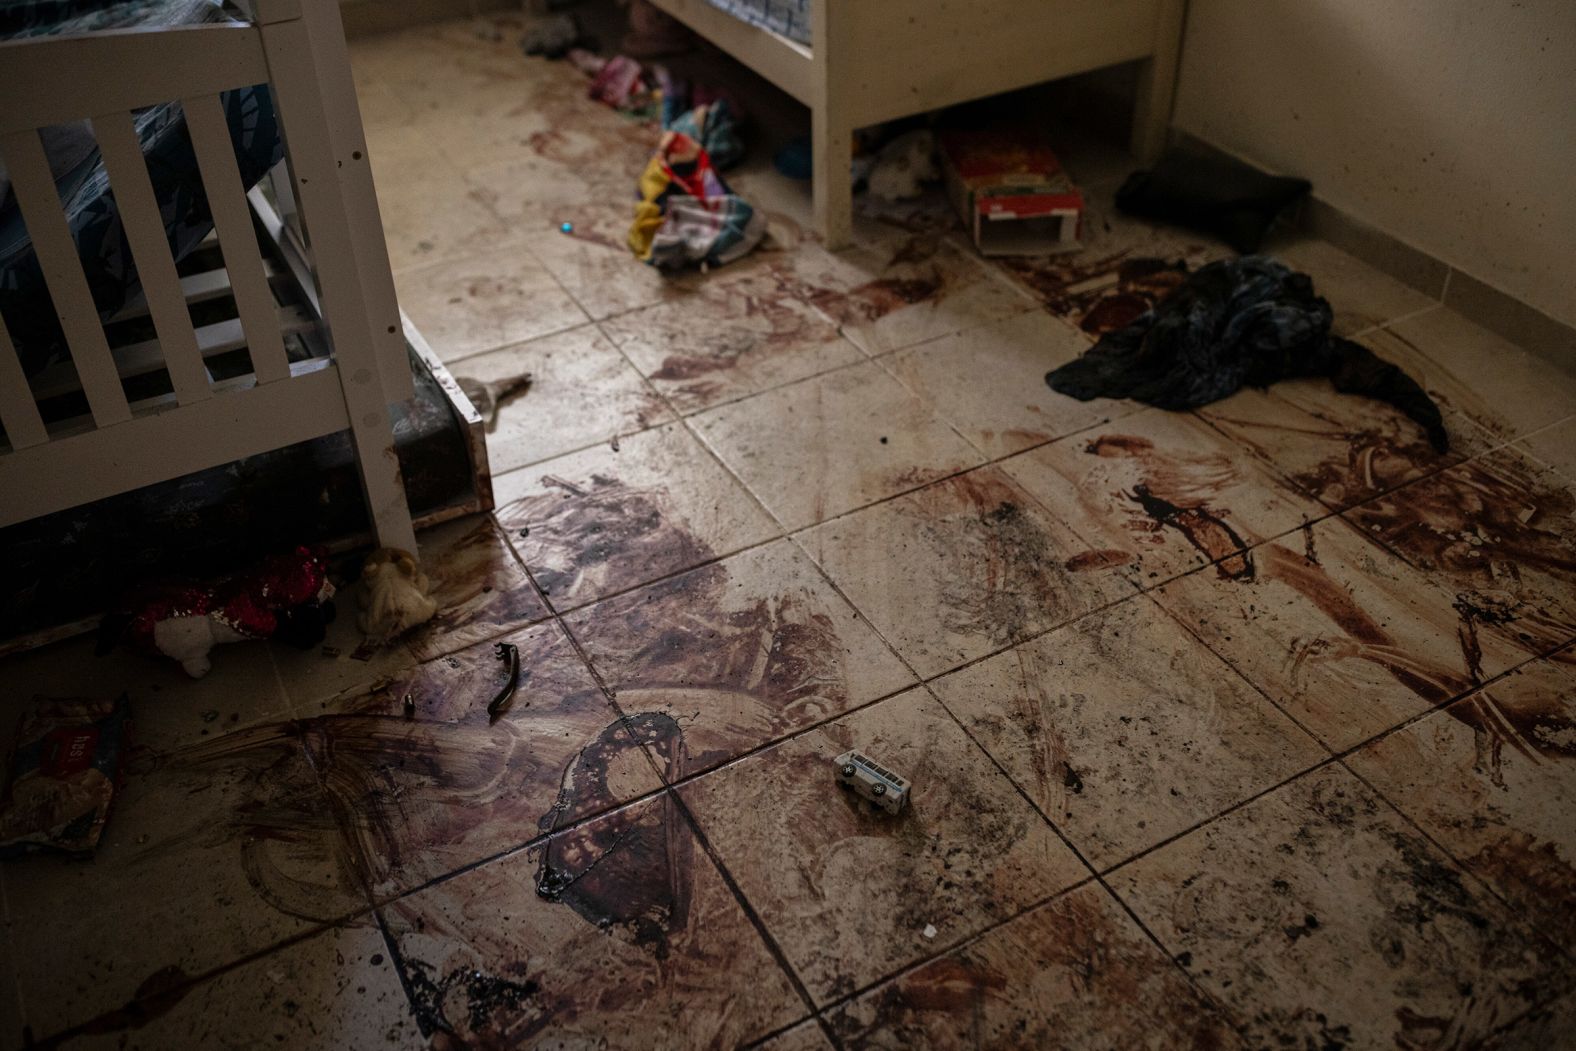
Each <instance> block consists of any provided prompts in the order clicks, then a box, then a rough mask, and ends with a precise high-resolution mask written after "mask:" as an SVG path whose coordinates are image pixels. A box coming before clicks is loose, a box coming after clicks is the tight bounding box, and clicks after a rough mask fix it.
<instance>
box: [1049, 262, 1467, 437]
mask: <svg viewBox="0 0 1576 1051" xmlns="http://www.w3.org/2000/svg"><path fill="white" fill-rule="evenodd" d="M1331 320H1332V314H1331V311H1330V304H1329V303H1328V302H1326V301H1325V300H1324V299H1322V298H1321V297H1319V296H1317V295H1315V294H1314V290H1313V281H1312V280H1311V279H1310V278H1309V277H1308V275H1306V274H1300V273H1297V272H1296V271H1293V270H1291V269H1289V268H1288V267H1286V266H1284V265H1282V264H1281V263H1278V262H1276V261H1275V260H1273V259H1270V258H1267V257H1265V256H1244V257H1243V258H1241V259H1230V260H1222V261H1220V262H1216V263H1210V264H1209V265H1207V266H1204V267H1201V268H1200V269H1199V270H1198V271H1197V272H1195V273H1194V274H1192V275H1191V276H1189V277H1188V279H1187V280H1186V281H1185V282H1184V283H1183V284H1182V286H1181V287H1180V288H1178V289H1177V290H1176V291H1175V292H1174V293H1172V294H1171V295H1170V296H1169V297H1168V298H1166V299H1165V300H1164V301H1162V302H1161V303H1160V304H1158V305H1157V306H1156V307H1155V308H1154V309H1153V310H1151V311H1149V312H1148V313H1146V314H1144V315H1142V316H1140V317H1139V318H1138V319H1137V320H1135V321H1134V322H1133V323H1132V324H1130V325H1128V326H1126V327H1125V328H1121V329H1118V330H1117V331H1115V332H1110V333H1107V334H1106V335H1105V336H1104V337H1103V338H1102V339H1101V340H1100V342H1099V343H1096V344H1095V345H1094V346H1093V347H1092V348H1090V349H1089V351H1088V352H1087V353H1086V354H1084V355H1083V356H1082V357H1080V358H1078V359H1077V360H1075V361H1070V362H1068V363H1067V364H1066V365H1063V366H1062V367H1061V368H1059V369H1056V370H1054V371H1052V372H1049V373H1047V374H1046V376H1045V382H1046V383H1048V384H1050V386H1051V388H1052V389H1053V390H1055V391H1057V392H1059V393H1062V394H1066V395H1069V396H1071V397H1074V398H1077V399H1079V400H1080V401H1088V400H1089V399H1091V398H1132V399H1134V400H1136V401H1141V402H1144V403H1145V404H1148V405H1155V406H1158V407H1159V408H1162V409H1194V408H1198V407H1199V406H1201V405H1208V404H1209V403H1210V402H1213V401H1218V400H1220V399H1221V398H1224V397H1226V396H1227V395H1230V394H1233V393H1235V392H1236V391H1237V390H1239V389H1240V388H1241V387H1243V386H1244V385H1247V386H1252V387H1267V386H1269V385H1270V384H1271V383H1274V382H1275V381H1277V380H1283V379H1291V378H1294V377H1298V376H1328V377H1330V379H1331V380H1332V381H1333V382H1334V384H1335V389H1336V390H1339V391H1341V392H1343V393H1348V394H1363V395H1367V396H1368V397H1371V398H1377V399H1379V400H1380V401H1383V402H1387V403H1388V404H1390V405H1393V406H1395V407H1396V408H1397V409H1400V410H1401V411H1402V412H1404V413H1406V415H1407V416H1409V417H1411V418H1412V419H1413V420H1415V421H1417V423H1418V424H1419V425H1420V426H1421V427H1422V428H1423V429H1424V431H1426V432H1427V434H1428V439H1429V441H1430V442H1431V443H1432V444H1433V446H1434V448H1435V449H1437V450H1439V451H1440V452H1444V451H1445V450H1446V449H1448V448H1449V438H1448V436H1447V435H1446V434H1445V427H1444V422H1443V420H1442V419H1441V418H1440V415H1439V407H1438V406H1436V405H1435V404H1434V402H1433V399H1431V398H1430V397H1429V396H1428V395H1427V393H1425V392H1424V390H1423V388H1422V387H1420V386H1418V384H1417V382H1416V381H1415V380H1413V379H1412V378H1411V377H1410V376H1408V375H1407V374H1406V373H1405V372H1403V371H1401V369H1399V368H1398V367H1396V366H1395V365H1393V364H1391V363H1390V362H1387V361H1384V360H1382V359H1380V358H1377V357H1375V356H1374V353H1373V352H1372V351H1371V350H1369V349H1368V348H1367V347H1365V346H1363V345H1362V344H1360V343H1354V342H1352V341H1351V340H1347V339H1341V338H1340V337H1332V336H1331V335H1330V322H1331Z"/></svg>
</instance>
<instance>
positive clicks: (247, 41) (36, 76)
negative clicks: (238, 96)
mask: <svg viewBox="0 0 1576 1051" xmlns="http://www.w3.org/2000/svg"><path fill="white" fill-rule="evenodd" d="M267 80H268V66H267V64H266V62H265V61H264V59H263V52H262V46H261V42H260V41H259V40H258V38H257V30H256V29H254V28H253V27H251V26H248V25H241V24H239V23H234V22H227V23H219V24H212V25H198V26H140V27H136V28H131V29H103V30H98V31H96V32H92V33H81V34H76V35H72V36H46V37H22V38H19V39H15V40H0V99H4V100H5V105H4V106H0V134H9V133H11V132H15V131H31V130H32V129H34V128H47V127H49V126H50V125H51V124H65V123H67V122H68V121H74V120H81V119H82V118H83V117H86V116H89V115H91V114H94V113H108V112H111V111H121V110H126V111H129V110H135V109H140V108H141V107H143V106H153V105H157V104H159V103H162V102H168V101H170V100H171V99H177V98H181V97H183V96H186V95H207V94H213V93H217V92H220V91H228V90H229V89H231V88H244V87H250V86H251V85H253V84H262V83H264V82H266V81H267Z"/></svg>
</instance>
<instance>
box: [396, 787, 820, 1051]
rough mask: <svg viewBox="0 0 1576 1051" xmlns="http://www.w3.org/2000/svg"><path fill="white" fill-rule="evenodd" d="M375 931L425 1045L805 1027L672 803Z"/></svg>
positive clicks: (639, 809)
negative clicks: (383, 937)
mask: <svg viewBox="0 0 1576 1051" xmlns="http://www.w3.org/2000/svg"><path fill="white" fill-rule="evenodd" d="M385 915H386V918H387V921H388V924H389V927H390V930H391V932H392V934H393V937H394V941H395V943H396V945H397V946H398V950H399V956H400V963H401V969H402V972H403V974H404V977H405V981H406V984H407V985H408V986H409V987H410V989H411V993H412V999H413V1001H414V1005H415V1009H416V1017H417V1020H418V1021H419V1022H420V1023H421V1025H422V1029H423V1032H425V1033H427V1034H440V1033H442V1034H448V1039H449V1040H452V1041H456V1042H463V1043H464V1044H467V1045H474V1044H482V1045H486V1046H511V1047H520V1046H523V1047H544V1048H545V1047H552V1046H558V1047H642V1046H650V1047H664V1048H674V1049H681V1048H708V1047H733V1046H736V1045H738V1044H741V1043H744V1042H747V1041H748V1040H750V1039H752V1038H753V1037H756V1036H761V1035H764V1034H765V1033H768V1032H771V1031H772V1030H774V1029H777V1028H779V1027H781V1026H783V1025H786V1024H787V1023H789V1022H791V1021H793V1020H794V1019H795V1018H796V1017H802V1016H803V1014H804V1011H805V1005H804V1002H803V1001H802V1000H801V999H799V997H798V996H796V995H795V993H794V990H793V987H792V985H790V984H789V981H788V977H787V975H785V974H784V973H783V972H782V971H781V969H780V968H779V967H778V965H777V963H776V962H775V961H774V960H773V959H772V957H771V955H770V954H769V953H768V951H767V949H766V946H765V944H764V943H763V942H762V941H761V939H760V936H759V935H758V934H757V933H756V931H755V929H754V928H753V927H752V926H751V925H750V922H749V920H748V919H747V918H746V917H745V914H744V912H743V910H741V909H740V907H739V905H738V902H737V901H736V900H735V898H734V897H733V895H732V894H731V893H730V891H729V889H728V886H727V884H725V883H724V882H723V880H722V878H721V876H720V875H719V874H718V872H717V870H716V868H715V867H713V865H712V863H711V861H710V860H709V859H708V858H707V856H706V852H705V850H703V849H702V847H701V846H700V844H699V843H698V842H697V841H696V838H695V836H694V833H693V832H692V831H691V830H690V828H689V825H688V823H687V822H686V821H685V819H684V817H683V815H682V813H681V811H680V810H679V808H678V807H677V805H676V804H675V803H674V801H672V800H671V799H669V798H666V797H661V798H658V799H656V800H653V801H649V802H643V803H637V804H635V805H633V806H631V807H629V808H627V809H625V810H621V811H617V812H615V813H613V814H610V815H607V816H605V817H602V818H599V819H597V820H596V821H593V822H591V823H589V824H586V825H582V826H580V827H578V828H576V829H573V830H571V831H569V832H565V833H563V834H562V835H560V836H558V837H556V838H555V839H553V840H551V841H549V843H548V844H546V845H545V846H540V847H536V848H533V849H532V850H531V851H529V852H522V853H520V854H515V855H513V856H511V857H508V858H504V859H502V860H500V861H497V862H493V863H492V864H489V865H484V866H482V867H481V868H478V869H474V870H472V871H470V872H467V873H464V874H463V875H461V876H458V877H456V878H454V879H452V880H449V881H447V882H445V883H441V884H439V885H437V886H435V887H432V888H430V889H428V890H424V891H422V892H421V893H419V894H416V895H413V896H411V897H407V898H404V899H401V900H400V901H398V902H396V903H395V904H393V905H391V906H389V907H388V909H386V910H385ZM438 1039H439V1040H440V1041H441V1040H443V1039H444V1038H443V1037H441V1036H440V1037H438Z"/></svg>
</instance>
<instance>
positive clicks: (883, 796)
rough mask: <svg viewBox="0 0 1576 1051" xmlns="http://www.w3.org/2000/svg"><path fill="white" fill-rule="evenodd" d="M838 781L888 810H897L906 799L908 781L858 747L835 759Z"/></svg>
mask: <svg viewBox="0 0 1576 1051" xmlns="http://www.w3.org/2000/svg"><path fill="white" fill-rule="evenodd" d="M835 763H836V766H837V777H838V784H840V785H842V786H843V787H844V788H846V789H849V790H851V791H853V792H855V793H857V794H858V795H860V796H863V797H864V798H865V799H868V800H869V801H870V802H871V804H872V805H874V806H876V807H879V808H880V809H882V810H885V811H886V812H887V813H889V814H898V813H901V812H902V810H903V807H904V805H905V804H906V803H907V802H908V789H909V783H908V782H907V781H905V780H904V779H903V778H901V777H899V776H898V775H897V774H894V773H893V772H892V771H890V770H888V769H886V768H885V767H883V766H880V765H879V764H877V763H876V761H875V760H873V759H870V758H869V757H867V756H864V755H861V754H860V753H859V752H858V751H857V750H855V751H851V752H844V753H843V754H842V755H840V756H838V757H837V759H836V760H835Z"/></svg>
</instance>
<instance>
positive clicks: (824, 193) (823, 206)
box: [810, 104, 854, 250]
mask: <svg viewBox="0 0 1576 1051" xmlns="http://www.w3.org/2000/svg"><path fill="white" fill-rule="evenodd" d="M828 108H829V107H827V106H826V105H825V104H823V105H821V106H819V107H817V108H816V110H815V112H814V114H813V116H812V120H811V134H810V151H811V164H812V168H813V183H812V185H813V187H814V194H815V228H816V232H817V233H819V234H820V235H821V241H822V242H823V243H824V244H825V245H826V247H827V248H828V249H833V250H835V249H838V248H842V247H845V246H846V245H847V244H848V243H849V241H850V240H851V239H852V236H853V227H854V190H853V178H852V176H851V175H850V164H851V162H852V160H853V143H854V130H853V129H852V128H850V127H849V126H848V125H847V123H845V122H842V121H839V120H837V119H836V115H835V114H827V113H826V110H827V109H828Z"/></svg>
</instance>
